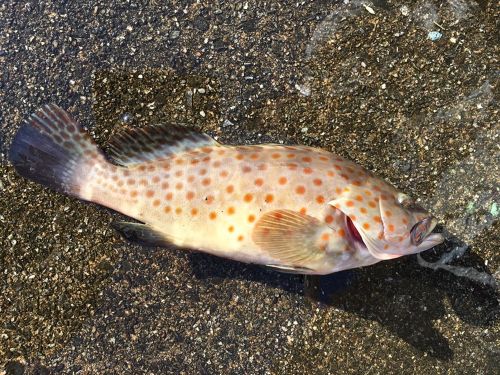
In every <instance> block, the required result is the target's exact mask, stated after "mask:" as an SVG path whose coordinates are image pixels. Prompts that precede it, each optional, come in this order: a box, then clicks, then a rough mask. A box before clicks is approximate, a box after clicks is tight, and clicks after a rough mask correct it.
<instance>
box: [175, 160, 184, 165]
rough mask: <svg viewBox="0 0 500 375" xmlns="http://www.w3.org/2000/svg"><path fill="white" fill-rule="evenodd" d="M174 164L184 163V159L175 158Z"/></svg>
mask: <svg viewBox="0 0 500 375" xmlns="http://www.w3.org/2000/svg"><path fill="white" fill-rule="evenodd" d="M175 164H177V165H181V164H184V160H182V159H177V160H176V161H175Z"/></svg>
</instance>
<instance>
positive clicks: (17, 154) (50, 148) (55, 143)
mask: <svg viewBox="0 0 500 375" xmlns="http://www.w3.org/2000/svg"><path fill="white" fill-rule="evenodd" d="M9 160H10V162H11V163H12V165H13V166H14V168H15V169H16V170H17V172H18V173H19V174H20V175H22V176H23V177H26V178H28V179H30V180H33V181H35V182H38V183H40V184H43V185H45V186H48V187H50V188H52V189H54V190H57V191H59V192H62V193H65V194H69V195H72V196H76V197H78V198H81V199H87V200H88V199H89V197H87V196H86V194H85V190H86V189H85V187H86V184H87V182H88V181H89V180H90V179H91V177H92V173H93V171H95V169H96V168H98V169H99V168H101V169H102V168H106V167H107V165H108V164H110V163H109V162H108V161H107V160H106V158H105V157H104V155H103V154H102V152H101V151H100V150H99V148H98V146H97V144H96V143H95V142H94V141H93V140H92V138H91V137H90V136H89V134H87V133H86V132H85V131H84V130H83V129H82V127H81V126H80V125H79V124H78V123H77V122H76V121H75V120H74V119H73V118H72V117H71V116H70V115H69V114H68V113H67V112H66V111H65V110H63V109H61V108H60V107H58V106H57V105H55V104H48V105H45V106H44V107H42V108H41V109H39V110H38V111H36V112H35V113H33V114H32V115H31V116H30V117H29V118H28V119H27V120H26V121H25V122H24V123H23V124H22V125H21V127H20V129H19V130H18V132H17V134H16V136H15V137H14V140H13V142H12V146H11V148H10V152H9Z"/></svg>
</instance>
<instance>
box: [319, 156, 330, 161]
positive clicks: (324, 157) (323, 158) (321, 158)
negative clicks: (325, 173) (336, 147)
mask: <svg viewBox="0 0 500 375" xmlns="http://www.w3.org/2000/svg"><path fill="white" fill-rule="evenodd" d="M319 160H323V161H328V158H327V157H326V156H320V157H319Z"/></svg>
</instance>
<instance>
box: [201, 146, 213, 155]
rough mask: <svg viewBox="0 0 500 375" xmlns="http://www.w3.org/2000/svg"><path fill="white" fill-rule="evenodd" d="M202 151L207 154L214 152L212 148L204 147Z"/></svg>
mask: <svg viewBox="0 0 500 375" xmlns="http://www.w3.org/2000/svg"><path fill="white" fill-rule="evenodd" d="M201 151H203V152H205V153H207V154H210V153H211V152H212V149H211V148H210V147H202V148H201Z"/></svg>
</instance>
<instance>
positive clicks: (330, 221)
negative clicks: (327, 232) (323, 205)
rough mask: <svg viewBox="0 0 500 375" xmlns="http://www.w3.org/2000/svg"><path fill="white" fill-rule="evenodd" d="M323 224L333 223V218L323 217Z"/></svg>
mask: <svg viewBox="0 0 500 375" xmlns="http://www.w3.org/2000/svg"><path fill="white" fill-rule="evenodd" d="M325 223H327V224H331V223H333V216H332V215H326V216H325Z"/></svg>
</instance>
